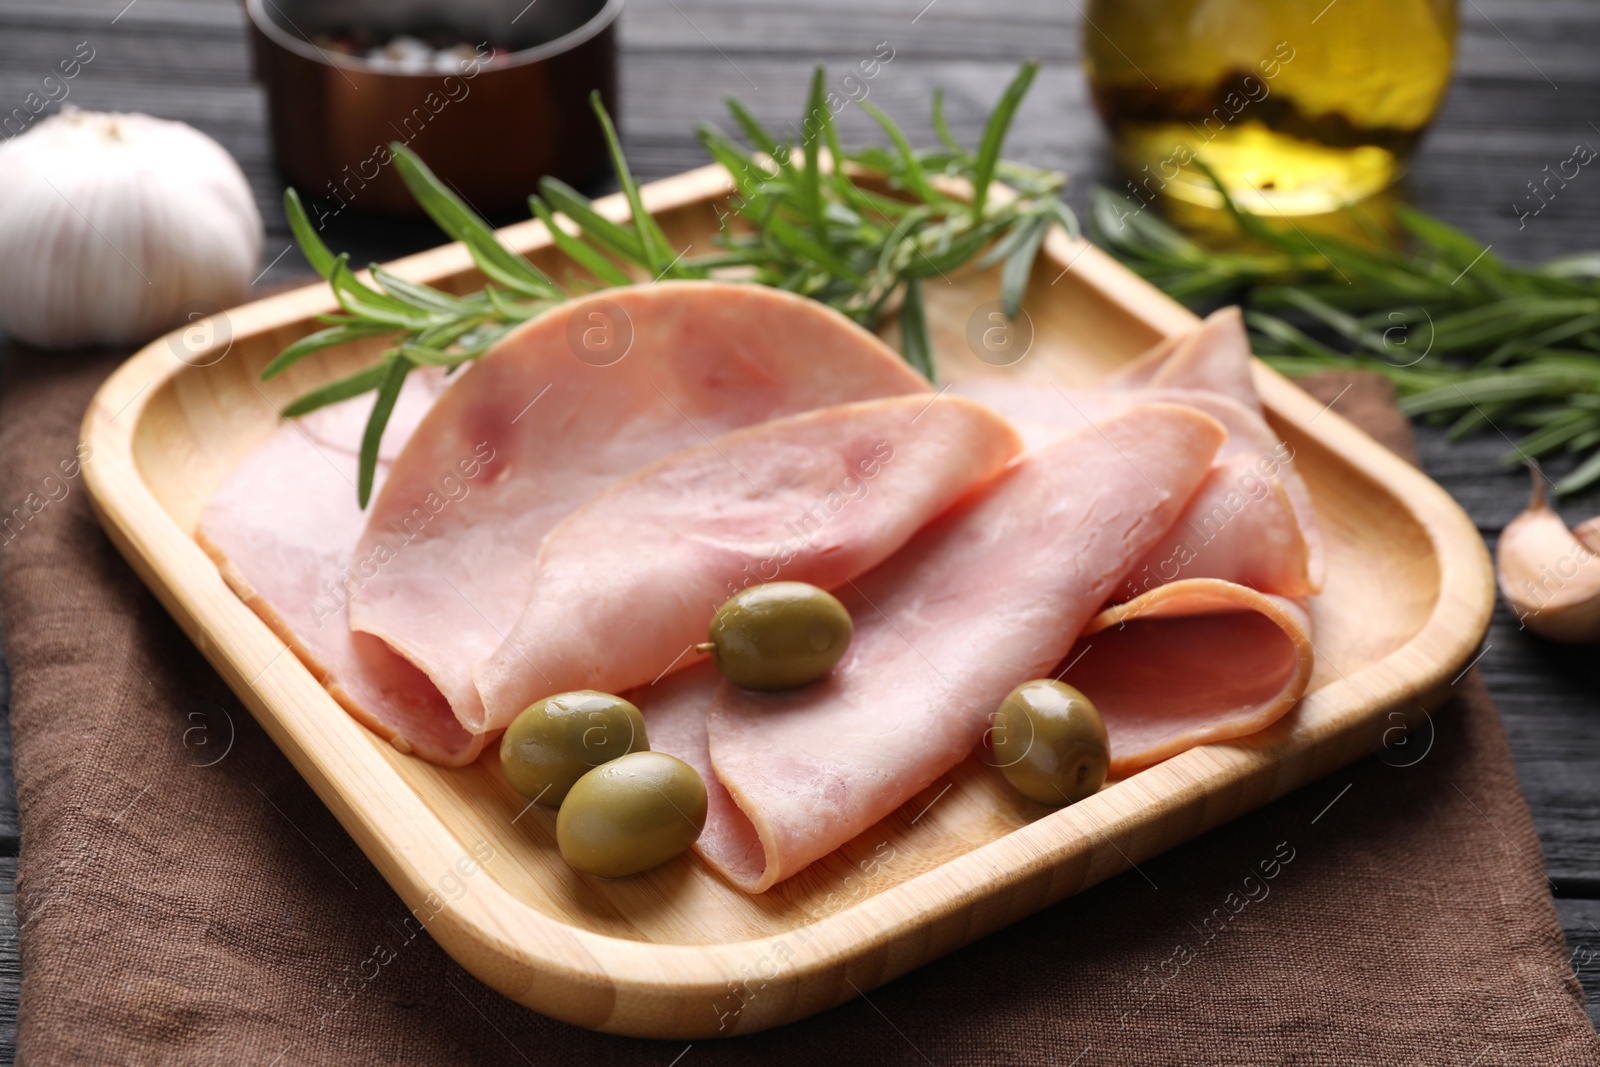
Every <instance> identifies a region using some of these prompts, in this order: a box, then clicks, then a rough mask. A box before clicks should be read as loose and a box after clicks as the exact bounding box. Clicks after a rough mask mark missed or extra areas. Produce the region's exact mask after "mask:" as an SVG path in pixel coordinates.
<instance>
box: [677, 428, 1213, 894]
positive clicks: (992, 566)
mask: <svg viewBox="0 0 1600 1067" xmlns="http://www.w3.org/2000/svg"><path fill="white" fill-rule="evenodd" d="M1224 436H1225V433H1224V430H1223V428H1222V427H1221V426H1220V425H1219V424H1218V423H1217V422H1216V420H1215V419H1212V418H1210V417H1208V416H1206V415H1203V414H1201V413H1200V412H1198V411H1196V410H1194V409H1193V408H1188V407H1178V406H1174V405H1165V404H1153V405H1148V406H1143V407H1138V408H1134V409H1132V410H1129V411H1127V412H1124V413H1123V414H1121V415H1119V416H1116V417H1114V418H1111V419H1108V420H1106V421H1105V422H1103V423H1100V424H1098V425H1096V426H1094V427H1091V428H1090V429H1087V430H1084V431H1082V432H1081V433H1079V434H1077V435H1075V436H1073V437H1072V438H1070V439H1067V440H1064V441H1061V442H1058V443H1057V444H1055V445H1052V446H1050V447H1048V448H1045V449H1042V450H1040V451H1038V452H1035V453H1032V454H1030V455H1029V456H1028V457H1027V458H1025V459H1023V460H1022V461H1021V462H1019V463H1017V464H1015V465H1014V466H1012V467H1011V468H1009V469H1008V470H1007V471H1006V472H1005V473H1004V474H1003V475H1001V477H1000V478H999V479H997V480H996V481H995V482H994V483H993V484H992V485H991V486H990V487H989V488H988V489H987V490H986V491H985V492H983V493H982V494H979V495H977V496H975V497H974V498H972V499H970V500H968V501H966V502H963V503H962V504H961V505H958V506H957V507H956V508H955V509H953V510H952V511H951V512H949V513H947V514H946V515H945V516H943V517H941V518H940V519H938V520H936V521H935V522H934V523H933V524H931V525H930V526H928V527H926V528H925V529H924V530H922V531H921V532H920V533H919V534H918V535H917V536H916V537H914V538H913V539H912V540H911V541H910V542H909V543H908V544H907V545H906V546H905V547H904V548H902V549H901V550H900V551H899V552H898V553H896V554H895V555H894V556H892V557H890V559H889V560H887V561H886V562H885V563H884V564H882V565H881V566H879V567H877V568H876V569H874V570H873V571H872V572H870V573H869V574H867V575H865V576H863V577H862V578H861V579H860V580H859V581H857V582H853V583H850V584H848V585H847V586H846V587H845V588H844V589H842V590H839V593H840V596H841V599H843V600H844V601H845V604H846V606H847V607H848V608H849V609H850V611H851V615H852V617H853V618H854V619H855V622H856V633H855V639H854V641H853V642H852V643H851V646H850V650H849V652H848V653H846V655H845V658H844V659H843V660H842V661H841V662H840V663H839V665H838V666H837V667H835V668H834V670H833V672H832V673H831V674H830V675H829V676H828V677H827V678H825V679H823V680H822V681H820V682H817V683H815V684H813V685H811V686H807V687H805V688H802V689H798V690H792V691H789V692H785V693H751V692H747V691H744V690H739V689H736V688H734V687H732V686H731V685H727V684H724V685H723V686H722V687H721V688H720V689H719V690H718V693H717V697H716V700H715V702H714V704H713V706H712V710H711V714H710V719H709V721H708V724H707V731H708V741H709V751H710V758H711V762H712V765H713V767H714V769H715V771H716V774H717V776H718V778H719V779H720V780H721V782H722V785H723V786H724V787H725V788H726V789H727V791H728V793H729V795H730V796H731V797H732V798H733V800H734V802H735V803H736V804H737V806H738V808H739V809H740V811H741V812H742V813H743V815H744V817H745V818H746V819H748V820H749V822H750V823H751V825H752V827H753V829H754V831H755V835H756V838H757V840H758V843H759V846H760V849H761V855H760V862H759V865H758V864H757V863H756V862H755V861H754V859H753V858H752V859H751V860H750V862H748V863H746V864H743V865H735V864H733V863H730V862H729V861H728V860H727V858H726V855H727V851H728V850H722V849H719V848H718V847H717V846H712V847H708V848H706V849H702V855H704V856H705V857H706V859H707V860H708V862H711V863H713V865H716V866H718V867H719V869H720V870H721V871H722V873H723V874H724V875H725V876H726V877H727V878H728V879H729V880H730V881H731V882H732V883H733V884H735V885H737V886H739V887H740V888H743V889H746V890H748V891H751V892H760V891H762V890H765V889H767V888H768V887H769V886H772V885H774V884H775V883H777V882H779V881H782V880H783V879H785V878H788V877H790V876H791V875H793V874H794V873H795V872H797V871H799V870H800V869H802V868H803V867H805V866H806V865H808V864H810V863H811V862H813V861H814V860H816V859H818V858H820V857H822V856H824V855H826V854H827V853H829V852H831V851H833V850H834V849H835V848H837V847H839V846H840V845H841V844H843V843H844V842H846V841H848V840H850V839H851V838H852V837H854V836H855V835H856V834H858V833H860V832H861V831H862V830H864V829H866V828H867V827H869V826H871V825H872V824H873V823H875V822H877V821H878V820H879V819H881V818H883V817H884V816H885V815H887V814H889V813H890V812H891V811H893V810H894V809H895V808H896V807H898V806H899V805H900V804H902V803H904V802H905V801H906V800H907V799H908V798H909V797H911V796H914V795H915V794H916V793H917V792H918V791H919V790H921V789H923V788H924V787H926V786H927V785H928V784H929V783H930V782H932V781H933V780H934V779H935V778H937V777H938V776H939V775H940V774H943V773H944V772H945V771H947V770H949V769H950V767H952V766H954V765H955V764H956V763H957V762H959V761H960V760H961V759H962V758H963V757H964V756H965V755H966V754H967V753H968V752H969V751H971V749H972V747H973V745H974V744H975V743H976V742H977V741H978V739H979V738H980V737H981V736H982V733H983V730H984V726H985V723H986V717H987V716H988V715H989V713H990V712H992V711H993V710H994V709H995V708H996V707H997V706H998V705H999V702H1000V700H1001V699H1002V698H1003V697H1004V696H1005V694H1006V693H1007V692H1008V691H1010V689H1011V688H1012V687H1013V686H1015V685H1017V684H1018V683H1019V682H1021V681H1024V680H1027V679H1029V678H1038V677H1047V676H1048V675H1047V674H1046V673H1045V672H1047V671H1048V670H1050V669H1051V668H1053V666H1054V665H1055V664H1056V663H1057V662H1059V660H1060V659H1061V658H1062V656H1064V655H1065V654H1066V652H1067V651H1068V650H1069V648H1070V647H1071V645H1072V643H1073V641H1074V640H1075V639H1076V638H1077V636H1078V633H1079V631H1080V630H1082V628H1083V626H1084V624H1085V623H1086V622H1087V621H1088V620H1089V619H1090V618H1091V617H1092V616H1093V615H1094V614H1095V612H1096V611H1097V610H1098V609H1099V607H1100V605H1101V604H1103V603H1104V602H1105V600H1106V598H1107V597H1108V596H1109V595H1110V594H1111V593H1112V592H1113V590H1114V589H1115V587H1116V585H1117V583H1118V582H1119V581H1120V580H1121V578H1122V576H1123V575H1124V574H1125V573H1126V572H1127V570H1128V568H1129V567H1130V566H1132V564H1133V563H1134V561H1136V560H1138V559H1139V558H1140V557H1142V556H1143V555H1144V554H1145V553H1146V552H1147V551H1149V550H1150V548H1151V547H1152V546H1153V545H1154V544H1156V542H1157V541H1158V539H1159V538H1160V537H1161V536H1162V534H1163V533H1165V532H1166V530H1167V529H1168V528H1170V527H1171V525H1172V523H1173V521H1174V520H1175V519H1176V518H1177V516H1178V514H1179V512H1180V511H1181V510H1182V508H1183V506H1184V504H1185V502H1186V501H1187V500H1188V499H1189V497H1190V496H1191V495H1192V494H1193V493H1194V491H1195V489H1196V488H1197V487H1198V486H1199V485H1200V483H1201V482H1202V481H1203V480H1204V478H1205V477H1206V474H1207V472H1208V471H1209V470H1210V468H1211V465H1212V460H1213V458H1214V456H1215V454H1216V452H1217V449H1218V448H1219V447H1220V446H1221V444H1222V442H1223V439H1224ZM646 714H647V716H648V714H649V712H647V713H646ZM647 721H648V719H647ZM709 833H711V835H712V836H711V838H710V840H711V841H713V842H723V843H725V842H727V841H729V840H737V835H736V834H731V833H729V832H728V831H727V830H726V829H725V828H724V829H713V830H711V831H709ZM731 851H733V852H737V851H738V850H737V849H732V850H731ZM750 854H751V855H752V856H753V851H752V852H751V853H750Z"/></svg>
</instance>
